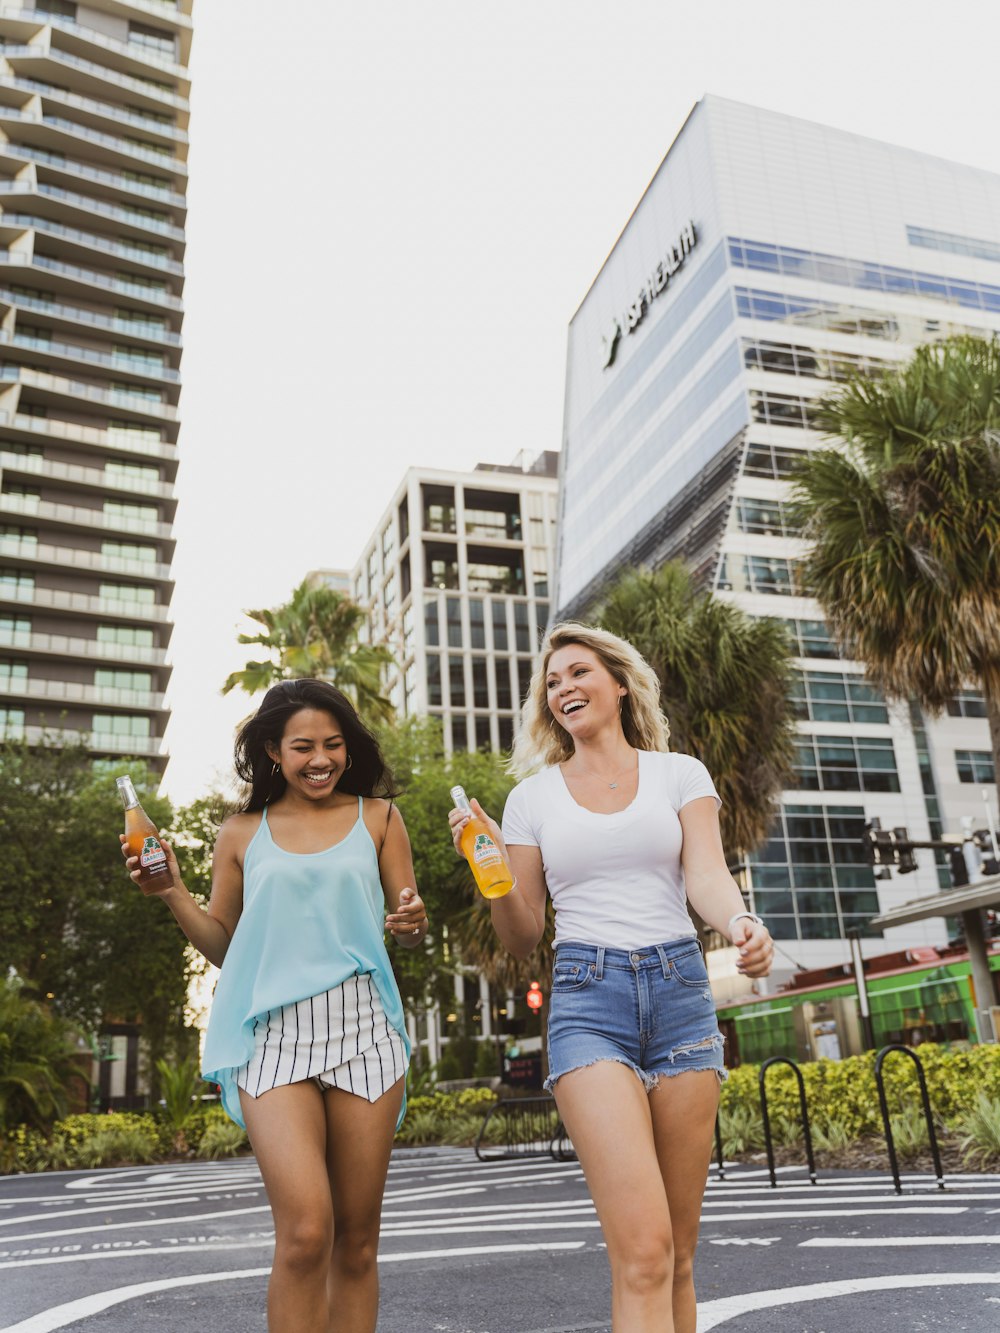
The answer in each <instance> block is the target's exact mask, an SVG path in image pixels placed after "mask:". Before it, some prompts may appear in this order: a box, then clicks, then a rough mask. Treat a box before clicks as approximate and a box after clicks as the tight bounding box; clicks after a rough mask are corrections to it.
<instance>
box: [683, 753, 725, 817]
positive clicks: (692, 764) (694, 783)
mask: <svg viewBox="0 0 1000 1333" xmlns="http://www.w3.org/2000/svg"><path fill="white" fill-rule="evenodd" d="M672 758H673V759H674V760H675V761H679V762H677V764H676V771H675V774H674V782H673V787H674V794H675V800H676V804H675V806H674V809H675V810H680V809H682V807H683V806H685V805H687V803H688V802H689V801H696V800H697V799H698V798H699V796H712V797H714V799H715V804H716V808H717V809H721V808H722V799H721V797H720V796H719V793H718V792H717V791H716V790H715V783H714V782H713V781H712V777H711V774H710V773H709V771H708V769H707V768H706V767H705V765H704V764H703V763H702V762H701V760H700V759H695V757H694V756H693V755H690V754H677V755H673V756H672Z"/></svg>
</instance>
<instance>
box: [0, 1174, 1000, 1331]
mask: <svg viewBox="0 0 1000 1333" xmlns="http://www.w3.org/2000/svg"><path fill="white" fill-rule="evenodd" d="M714 1175H715V1172H714V1170H713V1177H714ZM780 1182H781V1183H780V1185H779V1188H778V1189H777V1190H772V1189H771V1188H770V1186H769V1183H768V1180H767V1176H766V1173H765V1172H764V1171H763V1170H754V1169H749V1168H746V1167H736V1168H732V1169H731V1170H727V1173H726V1179H725V1180H723V1181H718V1180H715V1179H713V1180H712V1181H711V1183H710V1185H709V1189H708V1193H707V1197H706V1204H705V1212H704V1221H703V1225H702V1241H701V1246H700V1249H699V1253H698V1261H697V1281H698V1291H699V1301H700V1320H699V1326H698V1327H699V1333H708V1330H709V1329H715V1328H718V1329H722V1330H724V1331H725V1333H765V1330H766V1333H872V1330H878V1329H887V1330H888V1329H902V1330H905V1333H925V1330H927V1331H929V1330H944V1329H947V1330H949V1333H997V1330H998V1329H1000V1226H998V1221H1000V1176H985V1175H964V1176H951V1177H949V1178H948V1187H947V1190H946V1191H945V1192H943V1193H942V1192H940V1191H939V1190H937V1189H936V1188H935V1187H934V1185H933V1182H932V1181H929V1180H928V1179H927V1178H926V1177H923V1178H917V1177H908V1178H906V1180H905V1182H904V1185H905V1191H904V1194H903V1195H902V1196H901V1197H897V1196H896V1195H895V1193H894V1192H893V1190H892V1187H891V1184H890V1183H889V1182H888V1178H887V1176H885V1175H876V1174H873V1173H857V1174H850V1173H846V1172H840V1173H823V1174H822V1175H821V1183H820V1185H819V1186H818V1187H811V1186H809V1185H808V1183H806V1182H805V1181H804V1177H803V1174H802V1173H801V1172H797V1171H783V1172H782V1173H781V1176H780ZM271 1246H272V1232H271V1225H270V1215H269V1212H268V1209H267V1203H266V1200H265V1198H264V1194H263V1190H262V1188H261V1184H260V1179H259V1177H258V1175H257V1170H256V1166H255V1164H254V1162H253V1160H252V1159H250V1158H246V1159H240V1160H238V1161H230V1162H219V1163H199V1164H190V1165H182V1166H166V1167H164V1166H160V1167H148V1168H139V1169H127V1170H113V1171H96V1172H89V1173H84V1172H59V1173H51V1174H48V1175H38V1176H18V1177H3V1178H0V1333H53V1331H54V1330H66V1331H67V1333H133V1330H138V1329H142V1330H146V1329H151V1330H154V1333H155V1331H156V1330H163V1333H196V1331H197V1333H205V1330H211V1333H255V1331H257V1330H259V1331H260V1333H263V1330H264V1328H265V1319H264V1293H265V1287H266V1282H267V1271H268V1266H269V1262H270V1256H271ZM381 1272H382V1312H381V1318H380V1321H379V1329H380V1330H381V1333H583V1331H584V1330H586V1331H587V1333H604V1331H605V1330H609V1329H610V1324H609V1320H608V1310H609V1281H608V1270H607V1262H606V1258H605V1254H604V1250H603V1246H602V1244H601V1233H600V1229H599V1227H598V1225H597V1219H596V1218H595V1216H594V1212H593V1208H592V1207H591V1204H590V1201H589V1199H588V1196H587V1191H586V1188H585V1186H584V1183H583V1179H582V1176H581V1174H580V1170H579V1168H578V1167H577V1166H576V1165H575V1164H573V1163H554V1162H552V1161H549V1160H531V1161H522V1162H505V1163H491V1164H488V1165H482V1164H480V1163H478V1162H477V1161H476V1159H475V1156H474V1154H473V1153H472V1152H471V1151H469V1150H467V1149H453V1150H438V1151H433V1150H429V1151H426V1152H420V1151H412V1150H410V1151H408V1150H405V1149H404V1150H400V1151H398V1152H397V1153H396V1154H395V1155H394V1157H393V1162H392V1167H391V1170H390V1176H389V1185H388V1189H387V1194H386V1201H385V1210H384V1217H383V1231H382V1246H381Z"/></svg>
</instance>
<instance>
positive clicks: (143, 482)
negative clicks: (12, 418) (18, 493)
mask: <svg viewBox="0 0 1000 1333" xmlns="http://www.w3.org/2000/svg"><path fill="white" fill-rule="evenodd" d="M0 472H10V473H13V474H14V475H20V476H26V475H30V476H33V477H48V478H50V479H51V480H52V481H64V482H67V483H68V484H69V485H71V486H85V487H88V488H89V489H91V490H95V491H97V492H98V493H99V494H101V495H105V494H107V492H108V491H118V492H119V493H120V494H121V495H124V496H130V495H148V496H151V497H154V498H155V499H158V500H167V501H172V500H175V499H176V498H177V497H176V494H175V491H174V487H173V486H172V485H171V483H170V482H169V481H153V480H152V479H150V478H146V477H125V476H118V475H116V474H115V473H114V472H105V471H102V470H101V469H100V468H96V467H79V466H77V464H75V463H57V462H56V461H55V460H54V459H51V458H35V457H32V456H31V455H30V454H12V453H7V452H6V450H4V449H3V448H2V447H0Z"/></svg>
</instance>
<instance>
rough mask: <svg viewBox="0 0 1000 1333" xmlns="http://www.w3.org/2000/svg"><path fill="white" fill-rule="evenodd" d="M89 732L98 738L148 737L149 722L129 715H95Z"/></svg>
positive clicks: (145, 718) (146, 718)
mask: <svg viewBox="0 0 1000 1333" xmlns="http://www.w3.org/2000/svg"><path fill="white" fill-rule="evenodd" d="M91 731H92V732H93V733H94V734H95V735H98V736H149V734H150V722H149V718H148V717H134V716H133V715H132V714H131V713H95V714H94V716H93V718H92V719H91Z"/></svg>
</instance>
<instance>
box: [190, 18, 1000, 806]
mask: <svg viewBox="0 0 1000 1333" xmlns="http://www.w3.org/2000/svg"><path fill="white" fill-rule="evenodd" d="M194 24H195V28H194V44H193V48H192V57H191V74H192V79H193V89H192V99H191V100H192V117H191V151H190V170H191V178H190V187H189V196H188V198H189V207H190V212H189V217H188V250H187V261H186V268H187V277H186V285H185V307H186V315H185V323H184V344H185V350H184V357H183V363H182V376H183V385H184V387H183V394H182V397H181V419H182V423H183V424H182V430H181V436H180V456H181V460H182V461H181V469H180V473H179V477H178V495H179V502H180V503H179V508H178V517H177V524H176V536H177V554H176V558H175V563H174V572H175V577H176V580H177V584H176V591H175V595H174V601H173V607H172V612H173V619H174V621H175V626H176V628H175V630H174V635H173V639H172V643H171V656H172V660H173V663H174V672H173V678H172V681H171V686H170V690H169V695H168V698H169V702H170V705H171V707H172V719H171V722H170V726H169V728H168V731H167V745H168V748H169V750H170V754H171V760H170V764H169V766H168V768H167V773H166V778H165V781H164V790H165V791H166V793H167V794H168V795H169V796H171V797H172V798H173V799H174V800H175V801H177V802H180V803H185V802H188V801H191V800H194V799H196V798H197V797H198V796H200V795H203V794H205V793H206V792H207V791H208V790H209V789H210V788H211V787H213V786H219V785H225V784H226V783H228V781H229V778H230V773H231V767H232V740H233V731H234V728H235V726H236V725H237V724H238V722H239V721H240V719H241V718H242V717H244V716H245V715H246V714H247V713H248V712H250V711H251V710H252V707H253V702H252V700H251V699H249V698H248V697H247V696H245V695H243V694H241V693H240V692H239V691H235V692H234V693H233V694H231V695H229V696H228V697H225V698H223V697H222V696H221V694H220V687H221V685H222V682H223V681H224V679H225V678H226V676H227V675H228V674H229V672H230V671H232V670H234V669H238V668H239V667H241V666H242V665H243V664H244V663H245V662H246V661H247V660H248V659H249V658H250V657H252V656H254V655H258V656H259V655H260V654H259V652H257V651H256V650H254V649H252V648H251V649H248V648H246V647H242V646H240V645H239V644H238V643H237V641H236V636H237V635H238V634H239V633H240V632H247V631H248V630H249V631H250V632H253V629H254V626H253V625H252V624H251V623H250V622H248V621H247V620H246V618H245V616H244V612H245V611H247V610H248V609H253V608H259V607H269V606H276V605H279V604H280V603H282V602H284V601H286V600H287V599H288V597H289V594H290V593H291V591H292V589H293V587H294V586H295V585H296V584H297V583H299V582H300V581H301V579H302V578H303V576H304V575H305V574H306V573H307V572H308V571H309V570H311V569H315V568H320V567H338V566H339V567H350V566H351V565H353V563H354V562H355V560H356V559H357V557H358V555H359V553H360V551H361V548H362V546H363V544H364V542H365V540H366V539H367V537H368V536H369V535H370V533H371V532H372V530H373V529H374V527H375V525H376V523H377V522H378V519H379V517H380V516H381V514H382V512H383V510H384V509H385V507H386V505H387V503H388V501H389V498H390V496H391V494H392V492H393V490H394V488H395V487H396V485H397V483H398V481H399V480H400V478H401V477H402V475H403V473H404V472H405V470H406V469H407V468H408V467H410V466H428V467H442V468H459V469H465V468H469V467H472V466H474V465H475V464H476V463H477V462H480V461H490V462H500V463H507V462H510V461H512V459H513V457H514V455H515V454H517V453H518V452H519V451H520V450H522V449H524V450H527V451H528V452H530V453H534V452H537V451H539V450H541V449H547V448H548V449H552V448H558V447H559V441H560V437H561V426H562V405H563V381H564V374H565V358H566V332H567V326H568V323H569V320H570V318H571V317H572V315H573V312H574V311H575V309H576V307H577V306H578V305H579V303H580V301H581V300H582V298H583V296H584V295H585V293H586V291H587V288H588V287H589V285H590V283H591V282H592V280H593V278H594V277H595V276H596V274H597V271H598V269H599V268H600V266H601V264H602V263H603V261H604V259H605V257H606V256H607V254H608V252H609V251H610V250H611V248H612V246H613V245H614V243H615V240H616V239H617V237H618V235H619V233H620V232H621V230H622V228H623V227H624V225H625V223H626V221H627V220H628V217H629V215H630V213H631V212H632V210H633V208H634V207H635V205H636V204H637V203H638V201H639V198H640V196H641V194H642V192H643V190H644V189H645V187H646V185H647V184H648V182H649V180H650V178H651V177H652V176H653V174H654V172H655V171H656V168H657V166H658V165H659V163H660V161H661V160H662V158H663V156H664V154H665V153H666V151H667V149H668V148H669V146H670V143H671V141H672V140H673V138H674V136H675V135H676V134H677V132H678V130H679V129H680V127H681V125H682V124H683V122H684V120H685V118H686V117H687V115H688V113H689V111H690V110H691V108H692V106H693V105H694V104H695V102H697V101H698V100H699V99H700V98H701V97H702V96H704V94H705V93H706V92H711V93H715V94H717V95H719V96H722V97H729V98H732V99H734V100H736V101H743V102H748V103H751V104H754V105H757V106H763V107H767V108H768V109H771V110H776V111H780V112H784V113H786V114H789V115H796V116H800V117H803V118H805V119H807V120H814V121H819V122H822V123H825V124H828V125H832V126H836V127H837V128H840V129H845V130H849V131H853V132H855V133H860V134H865V135H868V136H870V137H872V138H876V139H883V140H885V141H887V142H890V143H895V144H900V145H904V146H906V147H909V148H915V149H919V150H921V151H924V152H929V153H934V154H937V155H939V156H942V157H949V158H954V159H956V160H958V161H960V162H965V163H969V164H971V165H974V166H978V167H983V168H986V169H987V170H991V171H1000V149H998V141H997V133H996V128H997V125H998V124H1000V81H998V80H997V77H996V68H995V53H996V50H997V49H998V41H1000V6H998V5H997V4H996V3H995V0H952V3H951V4H950V5H948V6H947V7H946V6H943V5H942V4H941V3H940V0H936V2H935V3H927V2H926V0H864V2H863V3H860V2H859V0H839V3H837V4H836V5H833V4H819V3H815V2H812V3H810V2H807V0H757V3H756V4H750V5H748V4H744V3H737V2H734V0H697V2H696V3H690V2H688V0H686V2H685V3H680V2H679V0H659V3H654V2H653V0H614V3H611V4H609V3H608V2H607V0H601V2H600V3H596V2H595V0H504V3H502V4H500V3H493V2H492V0H460V2H456V0H433V2H432V0H366V2H365V3H364V4H358V3H356V0H351V2H350V3H347V0H284V3H283V4H281V5H276V4H274V0H266V3H265V0H196V3H195V11H194Z"/></svg>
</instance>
